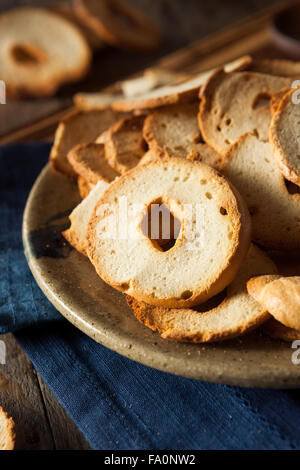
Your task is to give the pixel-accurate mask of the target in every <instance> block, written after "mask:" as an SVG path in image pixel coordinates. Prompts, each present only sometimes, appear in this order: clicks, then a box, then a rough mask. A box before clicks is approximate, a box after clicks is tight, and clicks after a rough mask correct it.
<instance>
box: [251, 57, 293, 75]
mask: <svg viewBox="0 0 300 470" xmlns="http://www.w3.org/2000/svg"><path fill="white" fill-rule="evenodd" d="M247 70H251V71H253V72H258V73H264V74H268V75H274V76H277V77H291V78H292V77H295V78H298V77H299V75H300V62H294V61H292V60H285V59H254V60H253V59H252V61H251V62H249V65H247Z"/></svg>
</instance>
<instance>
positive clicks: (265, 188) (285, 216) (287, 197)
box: [222, 134, 300, 250]
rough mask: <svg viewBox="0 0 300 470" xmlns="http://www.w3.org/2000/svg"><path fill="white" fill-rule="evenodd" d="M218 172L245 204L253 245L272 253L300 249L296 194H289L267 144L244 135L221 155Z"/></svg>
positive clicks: (299, 199) (299, 205) (298, 198)
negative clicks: (221, 159) (249, 220)
mask: <svg viewBox="0 0 300 470" xmlns="http://www.w3.org/2000/svg"><path fill="white" fill-rule="evenodd" d="M222 172H223V173H224V174H225V176H227V178H228V179H229V180H230V181H231V182H232V183H233V184H234V185H235V187H236V188H237V189H238V191H240V193H241V195H242V196H243V197H244V199H245V201H246V202H247V204H248V208H249V212H250V215H251V216H252V237H253V240H254V241H256V242H257V243H259V244H261V245H263V246H265V247H267V248H272V249H275V250H297V249H299V248H300V224H299V217H300V194H297V193H295V194H290V193H289V191H288V189H287V187H286V184H285V180H284V177H283V175H282V174H281V171H280V170H279V168H278V166H277V164H276V161H275V158H274V155H273V152H272V149H271V146H270V144H269V143H268V142H261V141H260V140H259V139H258V138H257V136H255V135H252V134H245V135H244V136H242V137H241V138H240V139H239V140H238V142H236V143H235V144H234V145H233V146H232V147H231V148H230V150H229V151H228V153H227V154H226V155H225V158H224V162H223V168H222Z"/></svg>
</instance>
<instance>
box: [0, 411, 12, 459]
mask: <svg viewBox="0 0 300 470" xmlns="http://www.w3.org/2000/svg"><path fill="white" fill-rule="evenodd" d="M15 440H16V433H15V423H14V421H13V419H12V418H11V417H10V416H9V415H8V414H7V413H6V411H5V410H4V409H3V408H2V407H1V406H0V450H13V449H14V447H15Z"/></svg>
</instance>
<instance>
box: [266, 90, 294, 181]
mask: <svg viewBox="0 0 300 470" xmlns="http://www.w3.org/2000/svg"><path fill="white" fill-rule="evenodd" d="M299 90H300V88H298V89H291V90H288V92H287V93H285V94H283V97H282V99H281V100H280V102H279V103H278V102H277V104H276V105H275V109H276V112H275V113H274V115H273V119H272V121H271V125H270V144H271V146H272V149H273V152H274V156H275V159H276V162H277V164H278V166H279V168H280V171H281V173H282V174H283V176H284V177H285V178H286V179H287V180H288V181H291V182H292V183H294V184H297V185H298V186H300V165H299V164H298V165H297V163H298V161H295V160H296V159H298V160H299V158H300V156H299V155H298V152H299V149H298V148H297V141H298V138H299V137H298V134H297V132H298V128H297V127H298V118H299V117H298V116H296V115H295V120H296V123H295V132H293V130H292V129H291V128H290V125H289V124H290V123H289V121H288V120H287V119H285V113H286V112H287V108H288V107H289V108H290V109H291V112H293V111H294V109H296V108H294V109H293V107H294V106H295V107H296V106H298V105H297V104H293V102H292V97H293V94H294V93H296V92H299ZM291 106H292V108H291Z"/></svg>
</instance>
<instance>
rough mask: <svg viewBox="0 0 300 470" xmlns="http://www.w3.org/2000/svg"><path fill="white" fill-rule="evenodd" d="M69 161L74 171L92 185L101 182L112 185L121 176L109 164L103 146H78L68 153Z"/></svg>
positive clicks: (93, 144) (91, 144)
mask: <svg viewBox="0 0 300 470" xmlns="http://www.w3.org/2000/svg"><path fill="white" fill-rule="evenodd" d="M68 160H69V163H70V164H71V166H72V168H73V170H74V171H75V172H76V173H77V174H78V175H79V176H82V177H83V178H84V179H85V181H86V182H87V183H89V184H92V185H95V184H97V183H98V181H99V180H103V181H106V182H108V183H110V182H111V181H113V180H114V179H115V178H117V176H119V173H117V172H116V171H115V170H114V169H113V168H112V167H111V166H110V165H109V163H108V162H107V160H106V158H105V150H104V145H103V144H95V143H90V144H83V145H78V146H77V147H75V148H73V149H72V150H71V151H70V152H69V153H68Z"/></svg>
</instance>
